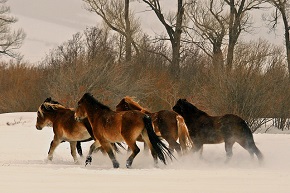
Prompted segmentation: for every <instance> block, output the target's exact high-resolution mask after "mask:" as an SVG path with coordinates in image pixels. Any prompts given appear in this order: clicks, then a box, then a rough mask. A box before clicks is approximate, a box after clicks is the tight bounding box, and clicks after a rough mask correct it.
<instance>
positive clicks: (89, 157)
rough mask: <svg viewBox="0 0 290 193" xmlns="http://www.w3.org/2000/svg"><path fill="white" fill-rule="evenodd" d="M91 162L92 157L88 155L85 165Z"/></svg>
mask: <svg viewBox="0 0 290 193" xmlns="http://www.w3.org/2000/svg"><path fill="white" fill-rule="evenodd" d="M91 163H92V157H91V156H88V157H87V159H86V165H85V166H87V165H88V164H91Z"/></svg>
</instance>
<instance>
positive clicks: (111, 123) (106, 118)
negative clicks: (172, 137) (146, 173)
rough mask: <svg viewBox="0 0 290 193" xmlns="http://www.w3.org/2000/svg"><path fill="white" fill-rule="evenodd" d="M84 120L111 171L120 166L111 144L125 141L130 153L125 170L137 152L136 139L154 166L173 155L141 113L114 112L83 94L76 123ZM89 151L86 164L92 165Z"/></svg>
mask: <svg viewBox="0 0 290 193" xmlns="http://www.w3.org/2000/svg"><path fill="white" fill-rule="evenodd" d="M84 118H87V119H88V120H89V122H90V124H91V126H92V132H93V136H94V138H95V139H97V140H96V141H95V143H93V144H94V145H95V147H99V146H102V147H103V148H104V149H105V151H106V152H107V154H108V156H109V158H110V159H111V161H112V164H113V167H114V168H118V167H119V162H118V161H117V160H116V158H115V155H114V153H113V151H112V147H111V143H114V142H123V141H125V142H126V143H127V145H128V146H129V148H130V149H131V150H132V153H131V155H130V156H129V158H128V159H127V160H126V167H127V168H131V166H132V163H133V160H134V158H135V157H136V155H137V154H138V153H139V152H140V149H139V148H138V146H137V144H136V140H137V138H138V137H139V136H141V137H142V139H143V140H144V142H145V143H146V144H147V145H148V147H149V148H150V150H151V154H152V157H153V159H154V164H155V165H156V164H157V162H158V159H159V160H161V161H162V162H163V163H164V164H166V159H165V158H166V157H169V158H170V159H172V157H174V156H173V154H172V153H171V151H170V150H169V148H168V147H166V145H165V144H164V143H163V142H162V141H161V140H160V139H159V137H158V136H157V135H156V134H155V132H154V130H153V126H152V121H151V118H150V117H149V116H148V115H146V114H144V113H142V112H140V111H122V112H116V111H113V110H111V109H110V108H109V107H108V106H106V105H104V104H102V103H101V102H99V101H98V100H97V99H95V98H94V97H93V95H92V94H90V93H85V94H84V95H83V96H82V98H81V99H80V100H79V101H78V103H77V108H76V110H75V119H76V120H78V121H81V120H82V119H84ZM91 153H92V151H91V149H90V152H89V154H88V156H87V160H86V162H91V161H92V157H91Z"/></svg>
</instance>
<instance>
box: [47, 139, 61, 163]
mask: <svg viewBox="0 0 290 193" xmlns="http://www.w3.org/2000/svg"><path fill="white" fill-rule="evenodd" d="M60 143H61V141H60V140H58V139H56V138H55V137H54V139H53V140H52V141H51V143H50V147H49V151H48V156H47V159H48V160H50V161H52V158H53V152H54V150H55V148H56V147H57V146H58V145H59V144H60Z"/></svg>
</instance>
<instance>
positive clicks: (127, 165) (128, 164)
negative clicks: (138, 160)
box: [126, 160, 133, 168]
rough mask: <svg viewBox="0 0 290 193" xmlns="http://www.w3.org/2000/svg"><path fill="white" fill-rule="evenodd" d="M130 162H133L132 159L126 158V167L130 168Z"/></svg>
mask: <svg viewBox="0 0 290 193" xmlns="http://www.w3.org/2000/svg"><path fill="white" fill-rule="evenodd" d="M132 163H133V161H131V160H127V163H126V167H127V168H131V167H132Z"/></svg>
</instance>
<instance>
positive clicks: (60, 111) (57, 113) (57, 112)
mask: <svg viewBox="0 0 290 193" xmlns="http://www.w3.org/2000/svg"><path fill="white" fill-rule="evenodd" d="M67 110H68V109H55V110H54V112H49V113H47V116H48V119H49V120H50V121H51V122H52V123H53V122H55V121H56V120H57V119H58V117H62V116H63V115H64V114H65V113H66V112H67Z"/></svg>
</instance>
